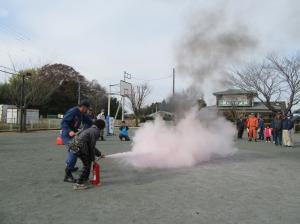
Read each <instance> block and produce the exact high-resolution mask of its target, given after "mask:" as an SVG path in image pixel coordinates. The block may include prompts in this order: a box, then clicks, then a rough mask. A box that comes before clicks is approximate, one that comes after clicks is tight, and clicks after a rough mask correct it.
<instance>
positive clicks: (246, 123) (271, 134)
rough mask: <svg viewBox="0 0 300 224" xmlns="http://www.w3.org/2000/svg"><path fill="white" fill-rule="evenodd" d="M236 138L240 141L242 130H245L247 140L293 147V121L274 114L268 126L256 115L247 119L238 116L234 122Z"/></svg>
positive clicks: (289, 117)
mask: <svg viewBox="0 0 300 224" xmlns="http://www.w3.org/2000/svg"><path fill="white" fill-rule="evenodd" d="M236 127H237V131H238V138H239V139H242V138H243V134H244V130H245V129H246V130H247V133H248V140H249V141H252V140H254V141H255V142H256V141H257V140H261V141H263V140H266V142H267V143H271V142H273V143H274V144H275V145H283V146H287V147H292V146H293V137H292V136H293V129H294V121H293V119H292V117H291V116H286V115H282V114H280V113H278V114H276V115H275V117H274V118H273V119H272V120H271V122H270V124H265V122H264V119H263V118H262V117H259V116H258V115H257V114H254V113H252V114H250V115H249V116H248V117H247V118H244V117H243V116H240V118H239V119H238V120H237V122H236Z"/></svg>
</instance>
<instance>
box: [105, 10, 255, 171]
mask: <svg viewBox="0 0 300 224" xmlns="http://www.w3.org/2000/svg"><path fill="white" fill-rule="evenodd" d="M257 44H258V42H257V41H256V39H255V38H253V37H252V35H251V34H250V32H249V31H248V29H247V27H246V26H244V25H243V24H242V22H241V21H240V20H235V19H234V20H232V19H231V17H230V16H229V11H228V10H227V8H226V5H221V6H220V7H219V8H214V10H213V11H205V12H203V11H201V12H200V13H199V12H198V13H197V14H194V16H192V18H191V23H190V26H189V27H188V29H187V31H186V33H185V34H184V35H183V37H182V38H181V40H180V41H179V44H178V45H177V48H176V49H177V50H176V59H177V64H178V65H177V68H178V70H179V74H184V75H185V76H184V77H189V78H190V79H191V80H192V85H191V86H190V88H188V89H187V90H186V91H183V92H182V93H177V94H175V96H173V97H171V98H170V99H169V103H170V104H171V105H172V107H174V108H173V109H175V114H176V115H177V116H176V125H170V124H167V123H165V122H164V121H163V120H161V119H156V120H155V121H154V123H146V124H145V125H144V126H143V127H141V128H140V129H138V130H137V131H136V133H135V136H134V138H133V143H132V149H131V151H130V152H125V153H119V154H115V155H111V156H109V157H111V158H115V159H119V160H121V161H122V162H123V163H125V164H128V165H131V166H133V167H135V168H138V169H143V168H178V167H190V166H194V165H196V164H198V163H201V162H205V161H209V160H210V159H213V158H215V157H226V156H230V155H232V154H233V153H235V152H236V150H237V149H236V148H235V146H234V135H235V129H234V127H233V125H232V124H231V123H230V122H228V121H226V120H225V119H224V118H223V117H220V116H217V113H216V112H215V111H212V110H211V109H205V110H204V109H202V110H200V111H199V110H198V108H197V106H196V105H197V101H198V100H199V99H200V98H203V95H202V94H203V92H204V91H203V90H204V89H206V88H207V84H208V83H211V84H213V85H214V87H216V86H218V85H220V84H223V83H224V81H226V66H227V65H229V64H233V63H235V62H238V61H239V60H240V59H241V57H242V56H243V55H245V53H247V52H248V51H249V50H252V49H254V48H255V47H256V46H257ZM191 108H193V109H191Z"/></svg>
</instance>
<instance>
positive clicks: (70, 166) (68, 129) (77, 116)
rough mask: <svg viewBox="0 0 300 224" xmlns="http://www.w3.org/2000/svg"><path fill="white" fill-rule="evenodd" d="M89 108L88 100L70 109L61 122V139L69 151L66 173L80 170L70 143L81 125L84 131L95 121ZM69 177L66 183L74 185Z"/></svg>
mask: <svg viewBox="0 0 300 224" xmlns="http://www.w3.org/2000/svg"><path fill="white" fill-rule="evenodd" d="M89 107H90V103H89V102H88V101H87V100H83V101H82V102H81V103H80V104H79V105H78V106H76V107H73V108H71V109H69V110H68V111H67V112H66V114H65V115H64V118H63V119H62V121H61V129H62V134H61V137H62V140H63V142H64V145H65V146H66V148H67V150H68V156H67V160H66V168H65V172H66V173H70V172H73V171H77V170H78V167H75V165H76V161H77V157H76V155H75V154H73V153H71V152H70V150H69V147H68V143H69V142H70V141H71V140H72V139H73V138H74V136H75V135H76V133H77V132H78V129H79V127H80V126H81V125H82V126H83V128H84V129H85V128H89V127H91V125H92V123H93V121H92V119H91V118H90V116H89V115H88V114H87V112H88V110H89ZM69 177H71V176H68V175H66V176H65V178H64V181H65V182H71V183H74V179H73V178H69Z"/></svg>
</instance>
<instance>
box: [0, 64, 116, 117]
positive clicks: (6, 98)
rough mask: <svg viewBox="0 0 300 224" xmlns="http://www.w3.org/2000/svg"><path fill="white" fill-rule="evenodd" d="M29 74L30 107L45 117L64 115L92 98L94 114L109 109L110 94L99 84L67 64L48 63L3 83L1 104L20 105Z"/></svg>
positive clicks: (113, 109) (114, 101) (0, 91)
mask: <svg viewBox="0 0 300 224" xmlns="http://www.w3.org/2000/svg"><path fill="white" fill-rule="evenodd" d="M27 72H29V73H30V74H31V76H30V77H28V78H27V80H26V82H25V102H26V105H27V107H30V108H36V109H39V110H40V113H41V114H42V115H47V114H59V113H64V112H65V111H66V110H67V109H68V108H70V107H71V106H74V105H77V103H78V95H79V91H78V88H79V86H80V99H81V100H82V99H89V100H90V102H91V106H92V108H93V112H94V113H95V114H97V113H99V112H100V110H101V109H105V110H106V109H107V106H106V105H107V94H106V90H105V88H104V87H103V86H101V85H100V84H99V83H98V82H97V81H95V80H93V81H88V80H87V79H86V78H85V77H84V76H83V75H81V74H80V73H79V72H77V71H76V70H75V69H74V68H72V67H71V66H68V65H64V64H47V65H44V66H43V67H41V68H35V69H27V70H23V71H19V72H18V73H17V74H16V75H13V76H12V77H11V78H10V79H9V81H8V82H7V83H3V84H0V104H13V105H20V92H21V77H22V74H23V73H27ZM116 109H117V100H116V99H115V98H112V100H111V111H112V113H115V111H116Z"/></svg>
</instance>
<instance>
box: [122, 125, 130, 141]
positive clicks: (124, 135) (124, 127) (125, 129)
mask: <svg viewBox="0 0 300 224" xmlns="http://www.w3.org/2000/svg"><path fill="white" fill-rule="evenodd" d="M119 130H120V133H119V138H120V140H121V141H123V139H125V141H130V138H129V136H128V130H129V128H128V126H127V125H126V123H125V121H122V124H121V127H120V128H119Z"/></svg>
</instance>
